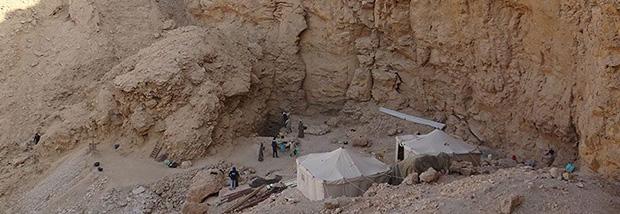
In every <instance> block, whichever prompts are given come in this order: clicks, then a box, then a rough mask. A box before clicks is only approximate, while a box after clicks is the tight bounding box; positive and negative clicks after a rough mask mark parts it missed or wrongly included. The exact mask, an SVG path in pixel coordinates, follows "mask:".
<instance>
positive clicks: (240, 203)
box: [222, 185, 265, 213]
mask: <svg viewBox="0 0 620 214" xmlns="http://www.w3.org/2000/svg"><path fill="white" fill-rule="evenodd" d="M263 188H265V185H262V186H260V187H258V188H256V189H255V190H254V191H253V192H252V193H250V194H249V195H247V196H245V197H244V198H243V199H240V200H239V202H237V203H235V204H233V205H232V206H230V207H228V209H226V210H225V211H224V212H222V213H229V212H232V211H234V210H235V209H237V208H238V207H240V206H241V205H243V204H244V203H245V202H247V201H248V200H250V198H252V197H254V196H255V195H256V194H258V192H260V191H261V190H262V189H263Z"/></svg>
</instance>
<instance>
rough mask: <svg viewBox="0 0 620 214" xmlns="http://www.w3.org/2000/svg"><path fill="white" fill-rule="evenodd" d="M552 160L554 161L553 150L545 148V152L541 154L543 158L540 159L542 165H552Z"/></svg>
mask: <svg viewBox="0 0 620 214" xmlns="http://www.w3.org/2000/svg"><path fill="white" fill-rule="evenodd" d="M554 161H555V151H554V150H553V149H549V150H547V153H545V154H544V155H543V159H542V162H543V164H544V166H547V167H550V166H551V165H553V162H554Z"/></svg>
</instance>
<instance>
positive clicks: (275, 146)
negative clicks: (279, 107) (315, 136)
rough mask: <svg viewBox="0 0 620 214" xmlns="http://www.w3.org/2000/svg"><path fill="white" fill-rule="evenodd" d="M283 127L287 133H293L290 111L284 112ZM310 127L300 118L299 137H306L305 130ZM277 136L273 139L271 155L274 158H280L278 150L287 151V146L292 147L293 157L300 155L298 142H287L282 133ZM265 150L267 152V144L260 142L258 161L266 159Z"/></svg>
mask: <svg viewBox="0 0 620 214" xmlns="http://www.w3.org/2000/svg"><path fill="white" fill-rule="evenodd" d="M281 125H282V127H283V128H284V130H285V132H286V133H291V132H292V129H291V119H290V113H289V112H282V123H281ZM307 128H308V127H306V126H305V125H304V123H303V122H302V121H301V120H300V121H299V127H298V131H297V137H298V138H304V131H305V129H307ZM277 135H278V136H277V137H273V139H272V140H271V155H272V157H273V158H279V156H278V150H280V152H281V153H284V152H286V150H287V147H288V148H290V149H291V154H290V156H291V157H293V156H295V157H297V156H298V155H299V144H298V142H292V143H289V142H286V141H284V136H283V135H282V134H279V133H278V134H277ZM264 152H265V146H264V145H263V143H261V144H260V147H259V148H258V161H264V160H265V157H264Z"/></svg>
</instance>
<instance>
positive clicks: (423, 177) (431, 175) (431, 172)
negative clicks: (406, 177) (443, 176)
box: [420, 167, 439, 183]
mask: <svg viewBox="0 0 620 214" xmlns="http://www.w3.org/2000/svg"><path fill="white" fill-rule="evenodd" d="M437 179H439V172H437V170H435V169H433V168H432V167H431V168H428V170H426V171H425V172H423V173H422V174H420V181H423V182H426V183H432V182H434V181H436V180H437Z"/></svg>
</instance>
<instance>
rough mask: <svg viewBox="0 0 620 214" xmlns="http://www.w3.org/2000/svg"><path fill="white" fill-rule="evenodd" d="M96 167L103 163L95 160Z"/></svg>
mask: <svg viewBox="0 0 620 214" xmlns="http://www.w3.org/2000/svg"><path fill="white" fill-rule="evenodd" d="M93 165H94V166H95V167H99V165H101V163H99V161H97V162H95V164H93Z"/></svg>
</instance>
